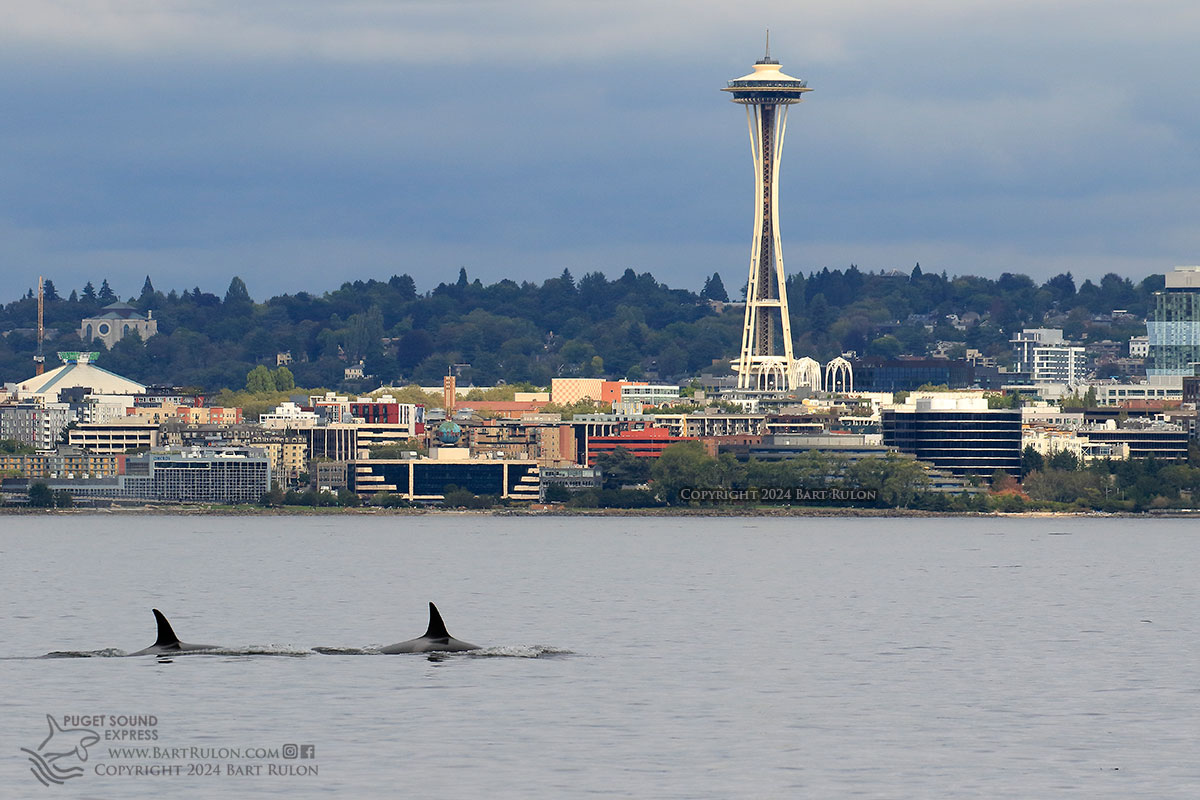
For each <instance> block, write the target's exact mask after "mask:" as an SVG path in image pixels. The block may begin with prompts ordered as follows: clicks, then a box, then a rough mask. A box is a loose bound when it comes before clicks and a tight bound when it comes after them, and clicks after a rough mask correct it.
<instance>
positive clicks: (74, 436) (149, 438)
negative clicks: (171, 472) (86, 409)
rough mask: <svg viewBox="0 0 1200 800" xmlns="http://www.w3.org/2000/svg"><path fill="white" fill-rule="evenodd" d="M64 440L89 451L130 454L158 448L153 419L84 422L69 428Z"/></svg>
mask: <svg viewBox="0 0 1200 800" xmlns="http://www.w3.org/2000/svg"><path fill="white" fill-rule="evenodd" d="M67 443H68V444H70V445H71V446H72V447H78V448H79V449H81V450H86V451H87V452H89V453H132V452H134V451H140V450H151V449H153V448H155V447H158V443H159V431H158V425H156V424H154V423H152V422H109V423H96V422H85V423H81V424H79V425H78V426H76V427H74V428H71V429H70V430H69V431H68V439H67Z"/></svg>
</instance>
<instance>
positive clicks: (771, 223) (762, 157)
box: [721, 42, 812, 391]
mask: <svg viewBox="0 0 1200 800" xmlns="http://www.w3.org/2000/svg"><path fill="white" fill-rule="evenodd" d="M721 91H723V92H729V93H730V94H731V95H732V97H731V98H730V99H731V100H732V101H733V102H735V103H740V104H742V105H744V106H745V107H746V119H747V122H748V123H749V127H750V145H751V150H752V152H753V156H754V238H753V240H752V243H751V245H750V279H749V282H748V284H747V287H746V320H745V324H744V326H743V329H742V348H741V353H740V354H739V356H738V361H737V374H738V389H742V390H753V391H782V390H787V389H792V388H796V386H797V384H799V382H800V381H799V378H798V375H797V373H796V369H795V359H794V358H793V355H792V329H791V323H790V321H789V319H788V306H787V290H786V287H785V284H784V280H785V276H784V272H783V249H782V247H781V246H780V241H779V216H778V213H777V208H778V203H779V162H780V158H781V157H782V155H783V135H784V132H785V130H786V128H787V108H788V106H790V105H792V104H793V103H799V102H800V101H801V99H802V95H803V94H804V93H805V92H809V91H812V90H811V89H809V88H808V85H807V83H806V82H805V81H802V80H800V79H799V78H793V77H792V76H790V75H785V74H784V73H783V72H781V71H780V68H779V62H778V61H775V60H774V59H772V58H771V54H770V47H769V42H768V50H767V54H766V55H765V56H763V58H761V59H759V60H758V61H757V62H755V64H754V72H752V73H750V74H749V75H745V76H743V77H741V78H737V79H736V80H732V81H729V85H728V86H726V87H725V88H724V89H722V90H721Z"/></svg>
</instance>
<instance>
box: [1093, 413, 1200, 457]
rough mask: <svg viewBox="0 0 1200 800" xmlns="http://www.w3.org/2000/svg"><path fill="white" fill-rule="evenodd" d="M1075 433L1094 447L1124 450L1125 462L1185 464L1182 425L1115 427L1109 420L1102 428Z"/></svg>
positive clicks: (1185, 431) (1186, 435)
mask: <svg viewBox="0 0 1200 800" xmlns="http://www.w3.org/2000/svg"><path fill="white" fill-rule="evenodd" d="M1079 433H1080V434H1081V435H1083V436H1087V438H1088V439H1089V440H1090V441H1091V442H1093V443H1097V444H1102V443H1104V444H1111V445H1120V446H1123V447H1126V448H1128V451H1129V456H1128V457H1129V458H1131V459H1132V458H1155V459H1158V460H1159V461H1174V462H1186V461H1187V457H1188V440H1189V438H1190V436H1189V433H1188V429H1187V427H1186V426H1184V425H1176V424H1170V423H1164V422H1154V423H1151V424H1149V425H1138V426H1132V425H1129V426H1126V427H1117V424H1116V422H1115V421H1112V420H1110V421H1109V422H1108V423H1106V424H1105V425H1103V426H1099V425H1097V426H1086V427H1083V428H1080V429H1079Z"/></svg>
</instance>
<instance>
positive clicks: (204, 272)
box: [0, 0, 1200, 298]
mask: <svg viewBox="0 0 1200 800" xmlns="http://www.w3.org/2000/svg"><path fill="white" fill-rule="evenodd" d="M27 6H28V7H22V8H21V9H20V10H19V11H17V12H14V13H13V14H12V15H10V16H11V17H12V20H11V21H12V24H11V25H6V27H5V29H4V30H3V31H0V45H3V47H2V48H0V52H3V53H4V55H0V103H2V104H3V107H4V108H5V109H6V113H5V114H4V115H3V116H0V146H2V147H4V148H5V150H6V152H9V153H18V154H20V157H19V158H12V159H6V160H3V161H0V264H3V266H4V268H3V269H2V270H0V297H8V298H11V297H13V296H15V295H16V294H17V293H18V292H23V291H24V290H25V288H27V287H28V286H31V285H33V284H34V283H36V276H37V274H38V273H39V272H41V273H44V274H47V275H48V276H49V277H52V278H53V279H54V280H55V282H56V285H58V286H59V287H60V288H61V289H64V290H69V289H70V288H76V287H79V286H82V284H83V282H84V281H86V280H88V279H91V280H93V281H95V282H98V281H99V280H100V279H101V278H104V277H107V278H109V280H110V282H112V283H113V285H114V287H117V288H118V291H120V292H121V293H123V294H129V293H131V292H135V291H137V289H138V288H140V286H141V281H142V278H143V277H144V276H145V274H146V273H150V274H151V275H152V276H153V277H154V280H155V283H156V285H158V286H159V287H160V288H170V287H173V286H174V287H180V288H182V287H185V286H192V285H196V284H200V285H201V286H203V287H204V288H206V289H210V290H214V291H218V290H223V289H224V287H225V285H227V283H228V280H229V278H230V277H232V275H234V274H239V275H241V276H242V277H244V278H245V279H246V280H247V282H248V284H249V285H250V287H251V289H252V291H253V292H255V294H256V296H258V297H263V296H266V295H269V294H273V293H277V292H283V291H298V290H302V289H305V290H309V291H321V290H324V289H327V288H331V287H332V286H333V285H335V284H336V283H337V282H339V281H340V280H342V279H344V278H346V277H360V276H361V277H370V276H375V277H381V278H386V277H387V276H388V275H390V274H391V273H392V272H404V271H408V272H411V273H413V274H414V275H416V276H418V281H419V282H420V283H422V285H424V286H430V285H432V284H434V283H436V282H437V281H438V280H452V279H453V278H454V275H455V274H456V273H457V270H458V267H459V266H467V267H468V271H469V272H470V273H471V274H472V276H479V277H481V278H482V279H484V280H494V279H497V278H499V277H504V276H509V277H514V278H517V279H532V280H540V279H542V278H545V277H548V276H550V275H553V274H556V273H557V272H558V271H559V270H560V269H562V267H569V268H570V269H572V271H574V272H576V274H579V273H581V272H585V271H589V270H591V269H599V270H602V271H604V272H606V273H608V274H610V275H616V274H619V273H620V272H621V271H622V270H624V269H625V268H626V267H633V268H634V269H636V270H638V271H651V272H653V273H654V274H655V275H656V276H658V277H660V279H662V280H665V281H666V282H668V283H670V284H671V285H676V286H688V287H692V288H698V287H699V286H700V285H701V283H702V282H703V279H704V278H705V277H706V276H707V275H711V274H712V272H714V271H720V272H721V273H722V275H723V277H724V278H725V280H726V283H727V285H729V286H731V287H732V286H735V285H737V284H738V283H739V282H740V281H741V280H744V278H743V275H744V272H745V261H746V258H747V252H748V248H749V228H750V213H751V212H750V203H751V198H750V193H751V186H752V183H751V181H752V177H751V172H750V162H749V157H748V152H747V151H748V146H747V143H746V132H745V122H744V118H743V115H742V112H741V109H739V108H738V107H736V106H734V105H732V104H730V103H728V102H727V99H726V98H725V97H724V96H723V95H721V94H719V93H718V92H717V89H718V88H719V87H720V86H722V85H723V84H724V81H726V80H728V79H729V78H732V77H736V76H738V75H741V74H743V73H744V72H746V71H747V68H748V65H749V63H750V62H752V61H753V60H754V59H755V58H757V57H758V56H759V55H760V52H761V46H762V44H761V37H762V31H761V26H760V25H759V23H758V21H757V20H751V21H749V22H747V20H746V18H745V13H744V11H734V10H733V9H731V8H730V7H729V6H728V4H727V3H718V2H710V0H699V1H698V2H692V3H689V4H688V5H687V11H686V13H684V12H682V11H681V8H680V7H679V6H676V5H675V4H645V3H632V2H630V3H625V2H618V3H598V2H597V3H566V4H564V3H558V2H549V0H545V2H540V1H539V2H528V1H525V2H464V3H441V2H439V3H433V2H428V3H425V2H411V3H376V2H351V3H338V4H328V3H324V2H315V0H313V1H311V2H304V1H301V2H290V3H253V4H234V3H231V2H228V3H227V2H209V3H205V4H183V3H177V4H172V3H163V4H154V5H146V4H142V3H134V2H116V3H114V2H103V3H102V2H98V1H97V2H95V3H91V2H83V1H79V2H71V3H67V2H57V1H55V0H48V1H47V2H42V3H36V4H27ZM760 8H761V12H762V13H761V17H762V19H763V20H764V21H766V20H768V19H769V20H770V21H771V24H772V26H773V33H772V51H773V54H774V55H776V56H777V57H779V58H780V60H781V61H783V63H784V68H785V69H786V70H787V71H789V72H790V73H792V74H796V75H800V76H803V77H806V78H808V79H809V81H810V85H812V86H813V87H814V88H815V89H816V91H814V92H813V93H812V94H811V95H809V96H808V99H807V101H806V102H805V103H803V104H801V105H800V106H798V107H796V108H794V109H792V116H791V121H790V124H789V128H788V142H787V147H786V151H785V156H784V166H783V187H782V206H783V212H782V213H783V219H782V227H783V235H784V245H785V251H786V257H787V263H788V266H789V269H791V270H793V271H795V270H801V269H803V270H808V269H814V268H816V269H819V268H820V267H822V266H845V265H846V264H849V263H857V264H859V266H860V267H863V268H874V269H878V268H901V269H910V268H911V266H912V264H913V263H915V262H917V261H920V262H921V263H922V265H923V267H926V268H930V269H942V268H945V269H948V270H950V271H951V272H960V273H968V272H974V273H981V274H998V273H999V272H1000V271H1005V270H1016V271H1024V272H1029V273H1030V274H1033V275H1034V276H1035V277H1038V278H1045V277H1049V275H1052V274H1054V273H1055V272H1057V271H1061V270H1064V269H1070V270H1072V271H1073V272H1074V273H1075V274H1076V275H1077V276H1080V277H1082V276H1089V275H1091V276H1099V275H1101V274H1103V273H1104V272H1106V271H1109V270H1116V271H1119V272H1123V273H1126V274H1129V275H1131V276H1132V277H1135V278H1140V277H1142V276H1143V275H1145V274H1149V273H1150V272H1156V271H1163V270H1165V269H1169V268H1170V266H1172V265H1173V264H1175V263H1183V262H1194V261H1195V260H1196V259H1195V255H1194V254H1195V251H1196V248H1197V245H1198V244H1200V242H1197V239H1198V238H1200V237H1198V235H1197V233H1196V226H1195V225H1194V223H1193V221H1192V220H1191V216H1192V215H1193V212H1192V209H1194V208H1195V207H1196V200H1197V199H1198V198H1197V196H1196V195H1197V192H1198V191H1200V189H1198V187H1200V181H1197V177H1198V173H1200V169H1198V166H1200V154H1198V152H1197V144H1196V142H1197V141H1200V137H1198V136H1197V132H1198V130H1200V119H1197V114H1198V113H1200V111H1197V109H1198V108H1200V106H1198V104H1197V103H1195V102H1194V99H1195V94H1196V89H1195V88H1194V86H1193V85H1192V76H1194V75H1195V74H1196V73H1197V71H1198V70H1197V67H1198V66H1200V64H1197V61H1200V55H1197V54H1196V52H1195V50H1194V47H1193V46H1192V41H1193V40H1194V37H1195V34H1196V32H1197V31H1198V30H1200V11H1197V10H1194V9H1193V8H1192V4H1188V3H1183V2H1150V3H1145V4H1139V5H1138V6H1137V7H1136V8H1134V7H1130V6H1129V5H1128V4H1126V3H1114V2H1087V3H1084V2H1067V1H1065V0H1059V1H1057V2H1039V3H1035V2H1008V3H996V2H963V1H962V0H955V1H954V2H951V1H950V0H944V1H939V2H927V3H922V4H919V5H918V6H916V7H911V6H910V5H909V4H901V3H899V2H891V0H886V1H885V0H880V1H879V2H871V3H833V2H817V3H809V4H804V5H803V6H799V5H797V4H794V3H785V2H768V3H766V4H764V5H762V6H761V7H760ZM418 272H419V273H420V274H419V275H418ZM118 284H120V286H119V285H118Z"/></svg>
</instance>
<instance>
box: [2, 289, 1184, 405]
mask: <svg viewBox="0 0 1200 800" xmlns="http://www.w3.org/2000/svg"><path fill="white" fill-rule="evenodd" d="M1162 281H1163V279H1162V276H1152V277H1151V278H1147V279H1146V280H1143V281H1141V282H1140V283H1136V284H1135V283H1132V282H1131V281H1129V280H1128V279H1127V278H1121V277H1119V276H1117V275H1115V274H1109V275H1106V276H1105V277H1104V278H1103V279H1102V280H1101V281H1100V282H1099V284H1094V283H1092V282H1091V281H1085V282H1084V283H1083V285H1082V286H1080V287H1078V288H1076V285H1075V281H1074V279H1073V278H1072V277H1071V275H1070V273H1064V274H1062V275H1058V276H1055V277H1054V278H1051V279H1050V280H1048V281H1046V282H1045V283H1043V284H1041V285H1039V284H1037V283H1035V282H1034V281H1033V280H1032V279H1030V278H1029V277H1027V276H1024V275H1017V274H1011V273H1005V274H1003V275H1001V276H1000V277H999V278H998V279H994V280H993V279H990V278H981V277H975V276H960V277H953V278H951V277H949V276H947V275H946V274H945V273H944V272H943V273H941V274H932V273H929V274H927V273H923V272H922V271H921V268H920V266H919V265H918V266H917V267H916V268H914V269H913V270H912V271H911V273H908V274H904V273H897V272H890V273H884V272H882V271H881V272H879V273H871V272H862V271H860V270H858V269H857V267H854V266H851V267H849V268H847V269H845V270H830V269H828V268H826V269H822V270H820V271H818V272H813V273H810V274H809V275H807V276H806V275H803V274H796V275H793V276H791V277H789V278H788V280H787V286H788V297H789V302H790V310H791V322H792V331H793V335H794V337H795V340H796V341H795V346H796V351H797V352H798V353H804V354H809V355H812V356H814V357H816V358H818V359H820V360H822V361H826V360H828V359H830V358H832V357H834V356H836V355H838V354H840V353H842V352H844V351H847V350H853V351H856V352H858V353H859V354H860V355H877V356H884V357H890V356H895V355H898V354H901V353H904V354H912V355H925V354H927V353H928V352H929V350H930V347H931V346H932V345H933V344H934V343H935V342H937V341H951V342H960V343H961V345H962V347H964V348H966V347H973V348H977V349H980V350H982V351H984V352H986V353H989V354H992V355H996V356H998V357H1000V358H1002V359H1004V358H1008V356H1009V345H1008V339H1009V337H1010V336H1011V334H1012V332H1013V331H1016V330H1018V329H1020V328H1021V327H1025V326H1030V325H1041V324H1043V323H1045V322H1047V321H1049V322H1051V323H1054V324H1055V326H1056V327H1063V328H1064V329H1065V330H1066V333H1067V335H1068V336H1072V337H1075V338H1078V337H1079V336H1081V335H1082V334H1083V333H1085V332H1087V333H1089V338H1091V339H1096V338H1105V337H1114V338H1127V337H1128V336H1129V335H1132V334H1136V333H1139V332H1144V326H1142V325H1141V323H1140V322H1139V320H1138V318H1139V317H1142V316H1144V315H1145V314H1146V313H1147V310H1148V309H1149V308H1151V306H1152V304H1153V295H1154V292H1155V291H1156V290H1157V289H1160V288H1161V287H1162ZM46 288H47V292H46V298H47V302H46V309H45V319H46V325H47V328H48V330H49V333H50V336H51V337H52V338H51V339H50V340H49V341H48V343H47V349H48V350H50V351H51V352H53V350H55V349H72V350H73V349H78V348H79V346H80V344H81V343H80V342H79V341H78V338H77V337H78V330H79V325H80V321H81V320H82V319H83V318H85V317H88V316H93V315H95V314H97V313H99V312H100V310H101V309H102V307H103V306H104V305H106V304H107V303H109V302H111V301H113V300H116V299H117V297H116V295H115V293H113V291H112V290H111V289H110V288H109V287H108V283H107V281H102V282H101V287H100V289H99V290H96V289H95V288H94V287H93V286H92V284H90V283H89V284H88V285H86V286H85V287H84V288H83V290H82V291H78V292H77V291H75V290H72V291H71V292H70V294H69V296H68V297H66V298H63V297H62V296H61V291H60V290H58V289H56V288H55V287H54V286H53V283H52V282H48V284H47V287H46ZM727 298H728V295H727V292H726V290H725V287H724V284H723V282H722V281H721V278H720V275H717V274H714V275H713V276H712V277H710V278H708V279H707V280H706V282H705V286H704V289H703V290H702V291H701V292H700V293H699V294H697V293H694V292H691V291H688V290H685V289H672V288H670V287H669V286H667V285H666V284H663V283H660V282H658V281H657V280H655V279H654V277H653V276H652V275H650V274H649V273H642V274H637V273H635V272H634V271H633V270H632V269H627V270H625V272H624V273H622V274H621V275H620V277H618V278H616V279H615V280H609V279H608V278H607V277H605V275H604V274H603V273H600V272H589V273H587V274H586V275H584V276H583V277H582V278H580V279H578V280H576V279H575V277H574V276H573V275H572V274H571V273H570V271H569V270H563V272H562V274H561V275H559V276H558V277H556V278H551V279H548V280H546V281H543V282H542V283H540V284H538V283H532V282H523V283H517V282H515V281H511V280H501V281H498V282H496V283H494V284H491V285H484V284H483V283H481V282H480V281H479V280H478V279H475V280H470V279H469V278H468V276H467V273H466V270H465V269H463V270H460V272H459V276H458V280H457V281H454V282H451V283H442V284H439V285H438V286H437V287H436V288H434V289H433V290H431V291H429V292H426V293H424V294H420V293H418V292H417V290H416V285H415V283H414V281H413V279H412V278H411V277H410V276H409V275H396V276H393V277H392V278H391V279H390V280H388V281H375V280H369V281H361V280H359V281H353V282H349V283H345V284H343V285H342V286H341V288H339V289H338V290H336V291H333V292H327V293H325V294H323V295H312V294H309V293H307V292H298V293H296V294H284V295H279V296H277V297H272V298H270V299H268V300H266V301H264V302H261V303H259V302H255V301H254V300H253V299H252V298H251V297H250V294H249V292H248V291H247V288H246V284H245V283H244V282H243V281H242V280H241V279H240V278H234V279H233V280H232V281H231V282H230V284H229V287H228V289H227V290H226V291H225V294H224V296H223V297H221V296H218V295H215V294H211V293H208V292H205V291H203V290H201V289H200V288H199V287H196V288H194V289H184V290H183V291H181V292H180V291H176V290H174V289H172V290H171V291H169V292H167V293H166V294H163V293H162V292H160V291H158V290H157V289H155V287H154V285H153V283H152V282H151V280H150V278H149V277H147V278H146V281H145V283H144V284H143V286H142V291H141V293H140V294H139V295H138V296H136V297H130V298H129V301H130V302H131V303H132V304H133V305H134V306H135V307H136V308H137V309H138V310H140V311H142V312H151V311H152V312H153V313H154V318H155V319H156V320H157V321H158V330H159V333H158V335H156V336H153V337H151V338H150V339H149V340H148V341H145V342H143V341H141V339H140V338H139V337H137V336H136V335H130V336H127V337H126V338H125V339H123V340H122V341H121V342H120V343H118V344H117V345H116V346H115V347H113V349H112V350H111V351H109V352H107V353H104V354H103V356H102V359H103V360H102V364H103V366H105V367H107V368H108V369H110V370H112V371H115V372H118V373H120V374H123V375H127V376H128V377H130V378H133V379H135V380H138V381H141V382H143V383H163V384H172V385H177V386H195V387H199V388H201V389H203V390H205V391H208V392H210V393H211V392H214V391H217V390H219V389H223V388H228V389H236V388H239V387H241V386H242V385H243V382H244V376H245V375H246V374H247V372H250V371H251V370H253V369H255V367H257V366H259V365H264V366H271V367H273V366H274V365H275V364H276V355H277V354H278V353H290V354H291V357H292V359H293V364H292V366H291V368H290V371H291V372H292V373H293V379H294V381H295V382H296V383H298V384H300V385H306V386H345V381H344V374H343V372H344V369H345V368H346V367H347V366H349V365H352V364H358V363H359V362H362V363H363V365H364V368H365V371H366V373H367V374H369V375H372V376H374V379H373V380H368V381H367V383H372V384H374V385H378V384H379V383H393V384H395V383H402V382H418V383H424V384H429V383H437V382H439V381H440V379H441V376H443V375H444V374H445V373H446V370H447V368H448V367H450V366H451V365H466V366H460V367H459V370H460V377H461V378H462V381H463V382H471V383H476V384H480V385H485V384H492V383H496V382H498V381H501V380H504V381H510V382H511V381H527V382H530V383H532V384H536V385H539V386H545V385H548V384H549V382H550V379H551V378H553V377H556V376H610V377H628V378H643V377H649V378H658V379H661V380H677V379H681V378H684V377H686V376H689V375H694V374H697V373H699V372H700V371H701V370H703V369H706V368H709V367H711V366H712V365H713V364H714V363H727V362H728V360H729V359H730V358H731V357H732V356H733V355H735V354H736V350H737V347H738V344H739V341H740V335H741V325H742V318H741V311H740V309H739V308H737V307H736V306H735V307H733V308H726V309H724V311H721V310H720V304H719V303H713V302H710V301H723V300H725V299H727ZM1117 308H1119V309H1123V310H1126V311H1128V312H1129V314H1130V315H1131V316H1130V315H1125V316H1121V315H1118V317H1117V318H1115V319H1114V318H1112V317H1111V315H1110V314H1109V312H1111V311H1112V310H1114V309H1117ZM951 314H954V315H958V316H959V317H969V316H970V315H971V314H974V315H975V316H974V317H971V320H972V324H970V325H966V326H961V325H960V327H955V326H953V325H952V324H951V323H950V321H949V320H948V319H947V316H948V315H951ZM1097 315H1106V316H1105V317H1104V318H1103V319H1101V320H1097V319H1096V318H1095V317H1096V316H1097ZM36 320H37V301H36V299H35V298H34V296H33V293H32V290H31V291H30V292H29V293H28V294H27V295H26V296H25V297H23V298H21V299H19V300H16V301H13V302H10V303H7V304H6V305H4V306H3V307H0V333H3V336H2V337H0V374H2V375H4V376H7V378H6V379H7V380H17V379H22V378H24V377H27V375H28V373H29V371H30V369H31V367H32V357H33V354H34V352H35V351H36V347H37V343H36V335H35V328H36ZM931 327H932V330H930V328H931ZM960 328H962V329H960ZM83 344H85V345H86V344H92V345H93V346H96V345H98V343H83ZM64 345H70V346H68V347H64ZM100 349H102V348H100ZM256 386H259V387H260V388H261V387H265V386H266V384H265V383H262V384H259V383H256ZM346 388H349V389H354V388H356V387H354V386H346Z"/></svg>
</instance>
